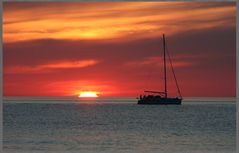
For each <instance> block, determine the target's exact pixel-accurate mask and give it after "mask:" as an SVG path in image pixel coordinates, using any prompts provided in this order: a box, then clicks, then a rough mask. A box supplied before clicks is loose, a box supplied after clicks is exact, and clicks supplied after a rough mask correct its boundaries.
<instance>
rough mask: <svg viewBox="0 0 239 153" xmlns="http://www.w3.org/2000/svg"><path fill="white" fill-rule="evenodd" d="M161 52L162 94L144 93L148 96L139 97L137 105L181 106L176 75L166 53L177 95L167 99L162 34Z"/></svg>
mask: <svg viewBox="0 0 239 153" xmlns="http://www.w3.org/2000/svg"><path fill="white" fill-rule="evenodd" d="M163 51H164V54H163V56H164V62H163V63H164V92H159V91H144V92H145V93H150V94H149V95H144V96H142V95H140V97H139V98H138V104H144V105H181V102H182V96H181V92H180V89H179V86H178V83H177V79H176V75H175V73H174V69H173V65H172V61H171V58H170V55H169V53H168V51H167V55H168V58H169V61H170V65H171V68H172V72H173V76H174V80H175V82H176V86H177V90H178V93H179V97H175V98H172V97H168V91H167V69H166V41H165V36H164V34H163Z"/></svg>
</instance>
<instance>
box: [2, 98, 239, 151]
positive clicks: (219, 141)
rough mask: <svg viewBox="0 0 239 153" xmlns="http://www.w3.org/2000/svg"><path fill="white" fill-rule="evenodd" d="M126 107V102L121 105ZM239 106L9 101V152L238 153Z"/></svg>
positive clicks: (6, 136)
mask: <svg viewBox="0 0 239 153" xmlns="http://www.w3.org/2000/svg"><path fill="white" fill-rule="evenodd" d="M122 101H124V102H122ZM235 140H236V104H235V102H228V101H220V102H217V101H214V102H210V103H208V102H207V101H204V102H199V101H191V102H183V104H182V105H181V106H155V105H154V106H153V105H151V106H145V105H137V104H136V101H135V100H134V101H130V100H128V101H127V99H121V102H119V101H117V99H114V100H111V101H110V100H109V101H107V102H103V101H102V100H101V101H99V100H93V101H85V102H83V101H81V102H77V101H74V100H72V101H70V100H69V101H68V100H63V101H61V102H59V101H58V100H37V101H36V100H35V101H34V100H29V99H28V100H16V99H15V100H9V99H8V100H5V101H4V104H3V149H4V150H5V151H16V152H27V151H69V152H74V151H78V152H79V151H80V152H135V153H136V152H137V153H138V152H155V153H156V152H157V153H173V152H176V153H194V152H195V153H218V152H221V153H234V152H236V151H235V150H236V141H235Z"/></svg>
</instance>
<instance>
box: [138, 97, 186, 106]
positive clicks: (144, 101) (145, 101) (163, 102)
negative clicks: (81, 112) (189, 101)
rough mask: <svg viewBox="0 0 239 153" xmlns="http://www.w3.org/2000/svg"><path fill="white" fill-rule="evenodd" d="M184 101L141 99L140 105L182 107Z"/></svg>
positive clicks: (175, 99)
mask: <svg viewBox="0 0 239 153" xmlns="http://www.w3.org/2000/svg"><path fill="white" fill-rule="evenodd" d="M181 103H182V99H179V98H146V99H139V100H138V104H140V105H181Z"/></svg>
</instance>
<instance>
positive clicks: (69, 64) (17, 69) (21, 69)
mask: <svg viewBox="0 0 239 153" xmlns="http://www.w3.org/2000/svg"><path fill="white" fill-rule="evenodd" d="M98 63H99V61H97V60H93V59H90V60H80V61H63V62H56V63H48V64H42V65H37V66H11V67H6V68H5V70H4V73H39V72H40V73H42V72H48V71H50V70H51V69H67V68H84V67H88V66H92V65H95V64H98Z"/></svg>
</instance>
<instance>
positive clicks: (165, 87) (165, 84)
mask: <svg viewBox="0 0 239 153" xmlns="http://www.w3.org/2000/svg"><path fill="white" fill-rule="evenodd" d="M165 47H166V46H165V36H164V34H163V63H164V93H165V98H167V96H168V94H167V70H166V53H165V49H166V48H165Z"/></svg>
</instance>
